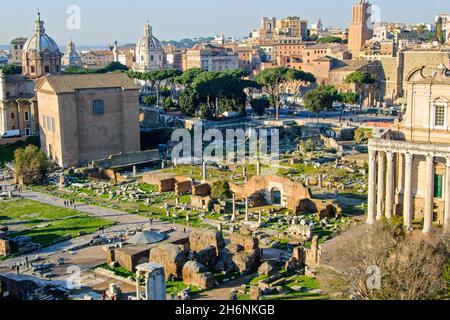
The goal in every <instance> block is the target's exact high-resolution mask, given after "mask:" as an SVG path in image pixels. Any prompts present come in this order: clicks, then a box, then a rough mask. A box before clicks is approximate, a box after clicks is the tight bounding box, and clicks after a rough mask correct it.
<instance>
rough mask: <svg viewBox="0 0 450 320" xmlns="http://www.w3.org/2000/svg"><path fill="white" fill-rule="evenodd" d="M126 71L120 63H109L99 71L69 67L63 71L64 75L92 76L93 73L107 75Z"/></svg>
mask: <svg viewBox="0 0 450 320" xmlns="http://www.w3.org/2000/svg"><path fill="white" fill-rule="evenodd" d="M121 71H128V67H127V66H125V65H123V64H121V63H120V62H111V63H110V64H108V65H107V66H106V67H104V68H100V69H87V68H75V67H69V68H66V69H64V73H66V74H93V73H108V72H121Z"/></svg>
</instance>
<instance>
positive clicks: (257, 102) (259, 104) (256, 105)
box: [250, 98, 270, 117]
mask: <svg viewBox="0 0 450 320" xmlns="http://www.w3.org/2000/svg"><path fill="white" fill-rule="evenodd" d="M250 105H251V106H252V109H253V112H255V113H256V114H257V115H258V116H260V117H261V116H263V115H264V112H265V111H266V109H267V108H269V107H270V101H269V100H268V99H266V98H261V99H253V100H252V101H251V102H250Z"/></svg>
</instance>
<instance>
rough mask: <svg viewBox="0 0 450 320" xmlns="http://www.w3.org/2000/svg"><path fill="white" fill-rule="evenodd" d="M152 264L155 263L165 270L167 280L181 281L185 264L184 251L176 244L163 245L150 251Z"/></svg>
mask: <svg viewBox="0 0 450 320" xmlns="http://www.w3.org/2000/svg"><path fill="white" fill-rule="evenodd" d="M150 262H155V263H157V264H159V265H161V266H162V267H163V268H164V272H165V275H166V278H167V279H169V278H172V277H174V278H176V279H181V277H182V276H183V272H182V271H183V264H184V262H185V255H184V251H183V249H182V248H181V247H180V246H177V245H175V244H170V243H167V244H162V245H159V246H156V247H154V248H153V249H152V250H151V251H150Z"/></svg>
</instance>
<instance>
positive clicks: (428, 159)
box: [426, 153, 435, 164]
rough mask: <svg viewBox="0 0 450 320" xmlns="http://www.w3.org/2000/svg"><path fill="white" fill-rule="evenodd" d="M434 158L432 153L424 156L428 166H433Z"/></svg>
mask: <svg viewBox="0 0 450 320" xmlns="http://www.w3.org/2000/svg"><path fill="white" fill-rule="evenodd" d="M434 158H435V156H434V154H433V153H430V154H428V155H427V156H426V159H427V163H428V164H431V163H432V164H434Z"/></svg>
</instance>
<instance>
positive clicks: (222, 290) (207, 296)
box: [192, 274, 256, 300]
mask: <svg viewBox="0 0 450 320" xmlns="http://www.w3.org/2000/svg"><path fill="white" fill-rule="evenodd" d="M255 276H256V275H255V274H252V275H248V276H245V277H242V278H239V279H236V280H232V281H229V282H227V283H224V284H222V285H220V286H219V287H217V288H216V289H213V290H210V291H207V292H203V293H200V294H197V295H195V296H193V298H192V300H230V293H231V291H232V290H233V289H239V288H240V287H241V286H242V285H243V284H247V283H248V282H249V281H250V280H252V279H253V278H254V277H255Z"/></svg>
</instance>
